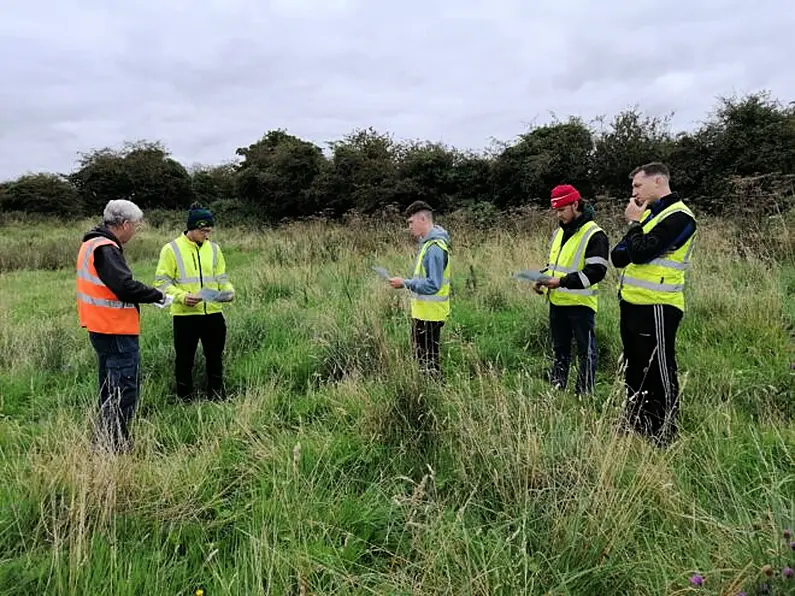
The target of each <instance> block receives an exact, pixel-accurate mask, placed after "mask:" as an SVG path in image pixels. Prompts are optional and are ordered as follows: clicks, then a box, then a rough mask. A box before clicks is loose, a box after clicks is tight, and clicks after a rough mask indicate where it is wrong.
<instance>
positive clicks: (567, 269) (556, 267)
mask: <svg viewBox="0 0 795 596" xmlns="http://www.w3.org/2000/svg"><path fill="white" fill-rule="evenodd" d="M547 270H548V271H549V272H551V273H555V272H556V271H559V272H560V273H576V272H577V268H576V267H564V266H563V265H552V266H551V267H549V268H548V269H547Z"/></svg>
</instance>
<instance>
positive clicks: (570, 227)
mask: <svg viewBox="0 0 795 596" xmlns="http://www.w3.org/2000/svg"><path fill="white" fill-rule="evenodd" d="M595 216H596V211H595V210H594V208H593V205H590V204H587V205H585V207H584V208H583V210H582V215H580V216H579V217H578V218H577V219H574V220H572V221H570V222H569V223H567V224H564V223H563V222H560V224H559V225H560V227H561V228H563V231H564V232H569V233H572V234H573V233H574V232H576V231H577V230H579V229H580V228H581V227H582V226H583V224H585V223H586V222H589V221H592V220H593V218H594V217H595Z"/></svg>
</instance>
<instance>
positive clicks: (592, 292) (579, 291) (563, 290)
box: [555, 288, 599, 296]
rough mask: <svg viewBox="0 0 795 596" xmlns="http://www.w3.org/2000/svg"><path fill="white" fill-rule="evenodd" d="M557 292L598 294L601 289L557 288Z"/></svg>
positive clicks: (580, 294) (579, 294)
mask: <svg viewBox="0 0 795 596" xmlns="http://www.w3.org/2000/svg"><path fill="white" fill-rule="evenodd" d="M555 291H556V292H560V293H561V294H573V295H575V296H596V295H597V294H598V293H599V291H598V290H594V289H590V290H570V289H569V288H555Z"/></svg>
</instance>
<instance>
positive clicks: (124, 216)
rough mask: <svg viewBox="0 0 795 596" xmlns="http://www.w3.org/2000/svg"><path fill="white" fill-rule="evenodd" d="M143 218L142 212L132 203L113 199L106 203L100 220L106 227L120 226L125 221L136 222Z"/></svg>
mask: <svg viewBox="0 0 795 596" xmlns="http://www.w3.org/2000/svg"><path fill="white" fill-rule="evenodd" d="M143 218H144V212H143V211H141V209H140V207H138V205H136V204H135V203H133V202H132V201H127V200H126V199H115V200H113V201H108V204H107V205H105V212H104V213H103V214H102V219H103V221H104V222H105V225H106V226H120V225H122V224H123V223H124V222H125V221H131V222H137V221H141V220H142V219H143Z"/></svg>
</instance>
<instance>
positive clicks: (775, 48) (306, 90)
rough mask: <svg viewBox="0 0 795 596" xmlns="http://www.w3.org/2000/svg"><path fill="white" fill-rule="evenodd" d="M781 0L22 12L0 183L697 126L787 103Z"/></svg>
mask: <svg viewBox="0 0 795 596" xmlns="http://www.w3.org/2000/svg"><path fill="white" fill-rule="evenodd" d="M114 4H116V3H114ZM788 4H789V3H788V2H786V1H785V0H761V1H759V2H756V3H754V4H751V3H747V2H740V1H739V0H724V1H719V0H703V1H702V2H701V3H696V2H684V1H683V0H671V1H670V2H668V3H667V5H665V6H663V7H661V5H660V4H659V3H658V2H652V1H651V0H639V1H636V2H634V3H633V4H624V3H619V2H616V1H615V0H613V1H609V2H604V3H601V4H600V5H598V6H597V5H594V4H593V3H589V2H586V1H585V0H571V1H569V2H563V1H554V0H544V1H541V2H535V3H530V2H523V1H520V0H493V1H492V3H491V4H489V3H485V2H480V1H479V0H459V1H453V0H436V1H433V2H430V3H428V4H425V3H423V2H420V1H419V0H408V1H407V2H403V3H396V2H390V3H382V2H372V1H371V2H366V1H364V0H278V1H277V0H271V1H270V2H261V1H257V0H205V1H203V2H198V3H197V2H188V1H187V0H172V1H170V2H167V3H163V2H160V1H159V0H139V2H137V3H118V4H117V5H115V6H114V5H113V4H111V3H106V2H100V1H99V0H60V2H58V1H56V0H27V1H26V2H24V3H14V4H13V8H4V9H3V19H0V52H1V53H2V54H3V55H4V56H8V55H10V53H11V52H12V51H13V52H16V53H17V55H18V56H19V59H15V60H4V61H2V63H0V80H2V81H3V87H2V88H1V89H0V179H3V178H8V177H13V176H17V175H19V174H21V173H23V172H25V171H28V170H50V171H64V170H69V169H71V168H72V167H73V165H74V160H75V158H76V156H77V153H78V152H80V151H88V150H91V149H92V148H97V147H104V146H120V145H121V144H122V143H123V142H124V141H132V140H136V139H142V138H148V139H153V140H154V139H157V140H161V141H163V142H164V143H165V144H166V145H167V146H168V147H169V149H171V150H172V152H173V153H174V156H175V157H176V158H177V159H180V160H181V161H182V162H183V163H185V164H186V165H189V164H192V163H194V162H201V163H220V162H223V161H227V160H230V159H233V158H234V150H235V148H237V147H239V146H244V145H248V144H250V143H252V142H254V141H255V140H256V139H257V138H259V137H260V136H261V135H262V134H263V133H264V132H266V131H267V130H268V129H271V128H277V127H278V128H287V129H288V130H289V131H290V132H292V133H293V134H297V135H299V136H302V137H304V138H307V139H310V140H312V141H314V142H316V143H318V144H321V145H323V144H325V143H326V142H327V141H331V140H335V139H339V138H341V137H342V136H343V135H345V134H347V133H348V132H350V131H352V130H353V129H354V128H359V127H366V126H373V127H375V128H376V129H378V130H381V131H388V132H391V133H393V134H394V135H395V137H396V138H415V139H416V138H420V139H429V140H434V141H435V140H441V141H444V142H447V143H450V144H453V145H456V146H458V147H461V148H482V147H484V146H486V145H488V143H489V141H490V139H491V138H492V137H496V138H498V139H510V138H512V137H514V136H515V135H517V134H519V133H521V132H522V131H523V129H524V127H525V126H526V125H527V124H528V123H531V122H536V123H540V122H543V121H546V120H548V118H549V114H550V112H554V113H555V114H556V115H557V116H559V117H566V116H568V115H570V114H573V115H580V116H582V117H584V118H586V119H590V118H593V117H595V116H597V115H599V114H608V115H611V114H614V113H616V112H618V111H620V110H622V109H625V108H627V107H631V106H633V105H638V106H639V107H640V108H641V109H644V110H646V111H647V112H649V113H651V114H655V115H657V114H665V113H668V112H671V111H674V112H675V113H676V116H675V119H674V122H675V124H676V125H677V126H682V127H689V126H693V125H694V124H695V123H696V122H697V121H698V120H699V119H700V118H703V117H704V116H705V115H706V112H707V110H709V109H710V108H711V107H712V106H713V105H714V103H715V99H716V97H717V96H719V95H730V94H732V93H747V92H751V91H757V90H759V89H762V88H767V89H770V90H771V91H772V92H773V93H774V94H775V95H777V96H778V97H780V98H781V99H782V100H790V99H792V98H793V95H795V78H794V77H792V76H791V72H792V69H791V66H790V65H789V64H788V59H789V57H790V56H792V55H795V45H794V42H793V37H792V35H791V34H790V31H791V29H792V24H793V17H792V16H789V15H791V14H792V13H791V9H789V8H788ZM9 5H10V3H9Z"/></svg>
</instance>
